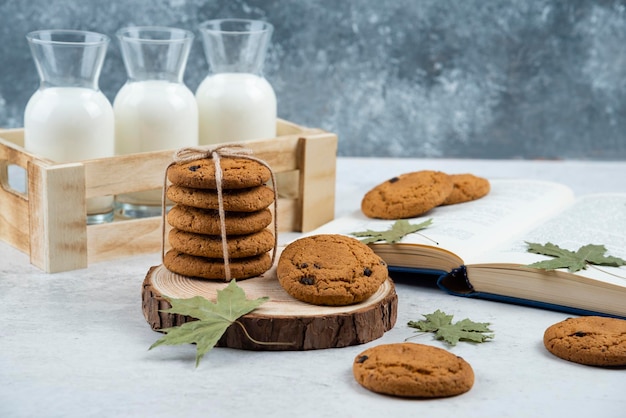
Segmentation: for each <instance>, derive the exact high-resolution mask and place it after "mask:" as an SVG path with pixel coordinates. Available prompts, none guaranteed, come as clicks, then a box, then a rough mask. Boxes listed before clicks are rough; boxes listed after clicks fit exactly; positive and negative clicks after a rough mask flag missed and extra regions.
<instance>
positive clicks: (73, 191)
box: [28, 163, 87, 273]
mask: <svg viewBox="0 0 626 418" xmlns="http://www.w3.org/2000/svg"><path fill="white" fill-rule="evenodd" d="M28 203H29V209H28V211H29V215H30V222H29V225H30V229H29V234H30V262H31V263H32V264H33V265H35V266H37V267H39V268H41V269H42V270H44V271H47V272H50V273H56V272H60V271H67V270H76V269H79V268H85V267H87V245H86V242H87V225H86V224H85V213H86V209H85V170H84V167H83V165H82V164H81V163H69V164H58V165H54V166H50V167H46V166H42V165H40V164H37V163H30V164H29V165H28Z"/></svg>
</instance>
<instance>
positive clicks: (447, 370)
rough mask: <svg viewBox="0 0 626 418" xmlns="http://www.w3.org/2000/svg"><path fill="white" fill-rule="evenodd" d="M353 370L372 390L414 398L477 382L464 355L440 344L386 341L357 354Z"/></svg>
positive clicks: (462, 390)
mask: <svg viewBox="0 0 626 418" xmlns="http://www.w3.org/2000/svg"><path fill="white" fill-rule="evenodd" d="M352 373H353V374H354V378H355V379H356V381H357V382H359V384H361V385H362V386H363V387H365V388H366V389H369V390H371V391H373V392H377V393H382V394H386V395H394V396H402V397H411V398H441V397H447V396H455V395H460V394H462V393H465V392H467V391H469V390H470V389H471V388H472V386H473V385H474V371H473V369H472V367H471V366H470V365H469V363H467V362H466V361H465V360H464V359H462V358H461V357H458V356H455V355H454V354H452V353H450V352H449V351H446V350H444V349H441V348H437V347H433V346H429V345H423V344H415V343H408V342H407V343H394V344H383V345H378V346H375V347H372V348H369V349H367V350H365V351H363V352H362V353H361V354H359V355H357V356H356V358H355V359H354V363H353V365H352Z"/></svg>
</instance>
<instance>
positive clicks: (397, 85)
mask: <svg viewBox="0 0 626 418" xmlns="http://www.w3.org/2000/svg"><path fill="white" fill-rule="evenodd" d="M0 16H2V24H0V126H4V127H19V126H21V125H22V118H23V111H24V107H25V105H26V102H27V101H28V98H29V97H30V95H31V94H32V93H33V92H34V90H35V89H36V88H37V84H38V78H37V74H36V71H35V67H34V64H33V62H32V59H31V56H30V52H29V50H28V46H27V44H26V40H25V38H24V35H25V34H26V33H27V32H28V31H31V30H35V29H44V28H65V29H87V30H93V31H98V32H102V33H106V34H108V35H111V36H112V35H113V34H114V33H115V31H116V30H117V29H118V28H120V27H122V26H126V25H131V24H136V25H168V26H176V27H182V28H187V29H191V30H194V31H196V28H197V25H198V23H200V22H202V21H204V20H207V19H211V18H223V17H245V18H258V19H264V20H267V21H269V22H271V23H273V24H274V25H275V33H274V37H273V43H272V46H271V49H270V53H269V56H268V59H267V63H266V68H265V73H266V76H267V78H268V80H269V81H270V82H271V83H272V85H273V86H274V89H275V90H276V94H277V97H278V107H279V109H278V113H279V116H280V117H282V118H285V119H288V120H291V121H294V122H297V123H300V124H304V125H308V126H315V127H320V128H324V129H327V130H330V131H333V132H336V133H338V134H339V138H340V142H339V154H340V155H344V156H372V155H380V156H396V157H400V156H414V157H471V158H528V159H531V158H549V159H552V158H563V159H607V160H608V159H612V160H614V159H626V2H625V1H613V0H611V1H608V0H595V1H594V0H569V1H566V0H524V1H522V0H520V1H513V0H509V1H504V0H398V1H394V0H389V1H380V0H361V1H357V0H345V1H341V0H308V1H302V0H283V1H277V0H274V1H261V0H232V1H229V0H218V1H207V0H136V1H132V0H110V1H102V0H84V1H70V0H65V1H61V0H57V1H55V0H52V1H51V0H30V1H7V0H0ZM206 72H207V64H206V61H205V58H204V56H203V52H202V48H201V44H200V40H199V38H197V39H196V41H195V43H194V47H193V49H192V52H191V56H190V59H189V63H188V66H187V72H186V76H185V81H186V83H187V85H188V86H189V87H190V88H191V89H192V90H193V91H195V89H196V88H197V86H198V85H199V83H200V81H201V80H202V79H203V78H204V76H205V74H206ZM125 78H126V75H125V73H124V68H123V64H122V61H121V57H120V53H119V49H118V44H117V42H116V41H114V42H113V43H112V44H111V46H110V47H109V51H108V54H107V59H106V61H105V67H104V70H103V73H102V76H101V78H100V87H101V89H102V90H103V91H104V93H105V94H106V95H107V96H108V97H109V98H110V99H111V100H113V98H114V96H115V94H116V92H117V90H118V89H119V88H120V87H121V86H122V84H123V83H124V82H125Z"/></svg>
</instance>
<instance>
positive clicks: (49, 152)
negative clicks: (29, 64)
mask: <svg viewBox="0 0 626 418" xmlns="http://www.w3.org/2000/svg"><path fill="white" fill-rule="evenodd" d="M26 39H27V40H28V43H29V46H30V50H31V52H32V55H33V58H34V60H35V65H36V67H37V72H38V73H39V77H40V79H41V81H40V86H39V89H38V90H37V91H36V92H35V94H33V96H32V97H31V98H30V100H29V101H28V104H27V105H26V110H25V113H24V148H25V149H26V150H28V151H30V152H32V153H34V154H37V155H40V156H42V157H45V158H48V159H50V160H53V161H55V162H58V163H65V162H75V161H81V160H87V159H93V158H101V157H112V156H113V155H114V120H113V118H114V117H113V109H112V107H111V103H110V102H109V101H108V100H107V98H106V97H105V96H104V94H103V93H102V92H101V91H100V90H99V88H98V79H99V76H100V71H101V69H102V63H103V62H104V57H105V55H106V50H107V46H108V44H109V38H108V37H107V36H106V35H102V34H99V33H95V32H85V31H75V30H41V31H35V32H31V33H29V34H28V35H27V36H26ZM112 220H113V197H109V196H103V197H94V198H90V199H88V200H87V223H88V224H93V223H103V222H110V221H112Z"/></svg>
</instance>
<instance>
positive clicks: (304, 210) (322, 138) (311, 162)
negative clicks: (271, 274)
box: [297, 133, 337, 232]
mask: <svg viewBox="0 0 626 418" xmlns="http://www.w3.org/2000/svg"><path fill="white" fill-rule="evenodd" d="M301 147H302V154H301V159H302V162H301V164H300V199H301V207H300V210H298V211H297V212H298V213H299V216H300V225H299V227H298V229H299V230H300V231H303V232H307V231H310V230H312V229H315V228H317V227H318V226H320V225H322V224H324V223H326V222H329V221H331V220H332V219H333V218H334V217H335V177H336V155H337V136H336V135H334V134H330V133H324V134H318V135H314V136H309V137H304V138H302V139H301Z"/></svg>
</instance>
